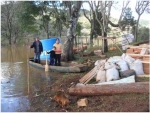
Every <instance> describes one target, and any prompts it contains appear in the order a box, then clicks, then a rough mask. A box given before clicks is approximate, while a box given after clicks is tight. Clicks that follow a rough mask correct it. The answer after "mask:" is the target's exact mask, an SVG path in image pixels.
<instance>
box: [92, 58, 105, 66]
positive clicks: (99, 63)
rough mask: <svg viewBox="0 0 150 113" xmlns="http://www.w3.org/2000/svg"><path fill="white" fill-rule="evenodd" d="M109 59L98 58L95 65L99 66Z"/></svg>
mask: <svg viewBox="0 0 150 113" xmlns="http://www.w3.org/2000/svg"><path fill="white" fill-rule="evenodd" d="M106 61H107V59H105V60H97V61H96V62H95V63H94V64H95V66H97V65H100V66H101V65H102V64H104V63H105V62H106Z"/></svg>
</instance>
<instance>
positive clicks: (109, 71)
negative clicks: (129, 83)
mask: <svg viewBox="0 0 150 113" xmlns="http://www.w3.org/2000/svg"><path fill="white" fill-rule="evenodd" d="M104 69H105V70H106V81H107V82H108V81H113V80H118V79H119V72H118V70H117V69H119V67H117V66H116V65H115V64H114V63H112V62H106V63H105V65H104Z"/></svg>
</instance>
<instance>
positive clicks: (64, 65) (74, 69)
mask: <svg viewBox="0 0 150 113" xmlns="http://www.w3.org/2000/svg"><path fill="white" fill-rule="evenodd" d="M29 64H30V65H31V66H33V67H35V68H39V69H43V70H45V64H46V61H45V60H41V63H40V64H39V63H35V62H34V61H33V58H30V59H29ZM49 70H50V71H53V72H61V73H79V72H85V71H87V70H88V66H86V65H83V64H78V63H77V62H61V66H51V65H50V66H49Z"/></svg>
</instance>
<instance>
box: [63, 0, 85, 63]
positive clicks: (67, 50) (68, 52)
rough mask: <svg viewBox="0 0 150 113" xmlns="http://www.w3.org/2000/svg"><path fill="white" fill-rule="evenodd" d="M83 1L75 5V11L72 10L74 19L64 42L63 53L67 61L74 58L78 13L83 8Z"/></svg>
mask: <svg viewBox="0 0 150 113" xmlns="http://www.w3.org/2000/svg"><path fill="white" fill-rule="evenodd" d="M81 4H82V2H81V1H77V2H76V4H75V6H74V7H73V10H72V11H73V12H72V15H71V16H72V20H71V25H70V26H69V28H68V32H67V37H66V39H65V42H64V47H63V55H64V58H65V60H66V61H70V60H73V44H74V43H73V41H74V36H75V32H76V25H77V21H78V15H79V11H80V8H81Z"/></svg>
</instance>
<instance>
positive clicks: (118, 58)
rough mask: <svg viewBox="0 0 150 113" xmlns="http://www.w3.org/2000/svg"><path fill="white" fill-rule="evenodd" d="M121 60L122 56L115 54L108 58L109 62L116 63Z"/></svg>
mask: <svg viewBox="0 0 150 113" xmlns="http://www.w3.org/2000/svg"><path fill="white" fill-rule="evenodd" d="M120 60H122V57H121V56H114V57H110V58H109V59H108V62H112V63H116V62H119V61H120Z"/></svg>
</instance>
